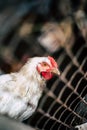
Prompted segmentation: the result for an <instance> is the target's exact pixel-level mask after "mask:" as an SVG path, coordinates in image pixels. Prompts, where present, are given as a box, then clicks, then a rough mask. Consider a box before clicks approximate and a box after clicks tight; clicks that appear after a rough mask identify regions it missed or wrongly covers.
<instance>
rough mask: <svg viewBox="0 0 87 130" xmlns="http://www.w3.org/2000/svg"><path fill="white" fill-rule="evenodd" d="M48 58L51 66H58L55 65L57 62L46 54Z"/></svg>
mask: <svg viewBox="0 0 87 130" xmlns="http://www.w3.org/2000/svg"><path fill="white" fill-rule="evenodd" d="M48 59H49V60H50V62H51V64H52V67H56V68H57V67H58V65H57V63H56V61H55V60H54V58H53V57H51V56H48Z"/></svg>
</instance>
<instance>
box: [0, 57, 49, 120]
mask: <svg viewBox="0 0 87 130" xmlns="http://www.w3.org/2000/svg"><path fill="white" fill-rule="evenodd" d="M42 62H46V63H47V64H49V65H51V62H50V60H49V59H48V57H35V58H31V59H29V60H28V62H27V63H26V64H25V65H24V66H23V67H22V68H21V70H20V71H19V72H16V73H11V74H6V75H2V76H0V114H4V115H7V116H10V117H11V118H14V119H19V120H20V121H22V120H25V119H27V118H28V117H30V116H31V115H32V114H33V112H34V111H35V110H36V107H37V105H38V101H39V99H40V97H41V94H42V91H43V88H44V86H45V81H46V79H45V78H44V77H42V76H41V75H40V73H38V71H37V69H36V68H37V66H38V64H40V63H42Z"/></svg>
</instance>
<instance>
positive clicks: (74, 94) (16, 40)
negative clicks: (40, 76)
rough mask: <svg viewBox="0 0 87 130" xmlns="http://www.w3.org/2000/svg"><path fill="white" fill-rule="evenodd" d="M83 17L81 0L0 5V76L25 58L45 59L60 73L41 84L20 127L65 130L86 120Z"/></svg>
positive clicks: (86, 26)
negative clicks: (34, 104) (37, 98)
mask: <svg viewBox="0 0 87 130" xmlns="http://www.w3.org/2000/svg"><path fill="white" fill-rule="evenodd" d="M86 15H87V2H86V0H80V1H79V0H59V1H57V0H55V1H53V0H37V1H35V0H9V1H0V74H1V75H2V74H6V73H10V72H15V71H18V70H19V69H20V68H21V67H22V66H23V65H24V63H25V62H26V61H27V59H28V58H30V57H34V56H48V55H51V56H52V57H54V58H55V59H56V61H57V62H58V66H59V70H60V72H61V75H60V76H59V77H56V76H55V77H54V78H53V79H51V80H50V81H48V82H47V86H46V88H45V89H44V92H43V94H42V97H41V98H40V101H39V104H38V107H37V109H36V111H35V112H34V114H33V115H32V116H31V117H30V118H29V119H27V120H25V121H24V122H23V124H25V125H27V126H31V127H33V128H34V129H35V130H71V129H74V127H75V126H77V125H80V124H83V123H86V122H87V16H86ZM6 119H7V118H6ZM0 125H1V123H0ZM20 125H21V124H20ZM13 127H14V130H15V127H16V124H15V125H14V126H13ZM0 128H1V127H0ZM29 128H30V127H29ZM9 129H10V128H9ZM3 130H4V129H3ZM7 130H8V129H7ZM25 130H27V129H26V128H25Z"/></svg>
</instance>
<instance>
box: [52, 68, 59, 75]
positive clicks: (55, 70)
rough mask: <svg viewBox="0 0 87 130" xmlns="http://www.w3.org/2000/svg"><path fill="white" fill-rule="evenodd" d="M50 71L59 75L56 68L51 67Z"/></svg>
mask: <svg viewBox="0 0 87 130" xmlns="http://www.w3.org/2000/svg"><path fill="white" fill-rule="evenodd" d="M51 72H52V73H53V74H55V75H60V71H59V70H58V69H57V68H54V69H52V70H51Z"/></svg>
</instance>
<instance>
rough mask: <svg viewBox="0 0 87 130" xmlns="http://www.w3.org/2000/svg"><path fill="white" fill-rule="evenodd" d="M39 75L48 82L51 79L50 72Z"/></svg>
mask: <svg viewBox="0 0 87 130" xmlns="http://www.w3.org/2000/svg"><path fill="white" fill-rule="evenodd" d="M41 74H42V76H43V77H44V78H45V79H46V80H49V79H51V78H52V77H53V74H52V73H50V72H42V73H41Z"/></svg>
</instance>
